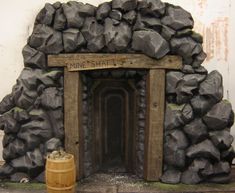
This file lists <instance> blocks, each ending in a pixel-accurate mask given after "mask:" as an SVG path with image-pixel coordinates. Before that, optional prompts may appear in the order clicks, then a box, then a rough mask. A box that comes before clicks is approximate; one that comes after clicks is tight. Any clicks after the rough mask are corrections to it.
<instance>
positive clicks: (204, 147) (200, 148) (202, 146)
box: [186, 139, 220, 161]
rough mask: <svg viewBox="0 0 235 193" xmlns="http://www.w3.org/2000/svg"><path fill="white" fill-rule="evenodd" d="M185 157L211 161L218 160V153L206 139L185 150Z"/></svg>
mask: <svg viewBox="0 0 235 193" xmlns="http://www.w3.org/2000/svg"><path fill="white" fill-rule="evenodd" d="M186 155H187V157H188V158H199V157H200V158H209V159H212V160H216V161H219V160H220V152H219V151H218V149H217V148H216V147H215V146H214V144H213V143H212V142H211V141H210V140H209V139H206V140H204V141H202V142H200V143H198V144H195V145H192V146H190V147H189V148H188V149H187V150H186Z"/></svg>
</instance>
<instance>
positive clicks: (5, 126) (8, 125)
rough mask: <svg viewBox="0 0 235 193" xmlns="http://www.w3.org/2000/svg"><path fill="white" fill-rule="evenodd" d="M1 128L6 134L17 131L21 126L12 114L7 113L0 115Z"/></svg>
mask: <svg viewBox="0 0 235 193" xmlns="http://www.w3.org/2000/svg"><path fill="white" fill-rule="evenodd" d="M0 129H2V130H4V133H6V134H9V133H17V132H18V131H19V129H20V126H19V124H18V123H17V121H16V120H15V119H14V118H13V116H12V114H10V113H7V114H4V115H3V116H1V117H0Z"/></svg>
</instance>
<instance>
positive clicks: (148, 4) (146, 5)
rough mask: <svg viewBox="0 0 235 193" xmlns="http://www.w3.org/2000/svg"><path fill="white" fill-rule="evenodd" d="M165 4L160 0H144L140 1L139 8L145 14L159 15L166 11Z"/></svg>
mask: <svg viewBox="0 0 235 193" xmlns="http://www.w3.org/2000/svg"><path fill="white" fill-rule="evenodd" d="M165 8H166V6H165V4H164V3H163V2H162V1H160V0H142V1H139V2H138V10H139V11H140V12H141V14H143V15H153V16H155V17H159V16H161V15H163V14H164V13H165Z"/></svg>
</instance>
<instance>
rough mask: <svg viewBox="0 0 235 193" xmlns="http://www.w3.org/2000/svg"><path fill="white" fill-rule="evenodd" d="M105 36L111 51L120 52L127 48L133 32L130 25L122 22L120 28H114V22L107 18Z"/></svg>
mask: <svg viewBox="0 0 235 193" xmlns="http://www.w3.org/2000/svg"><path fill="white" fill-rule="evenodd" d="M104 36H105V43H106V45H107V47H108V49H109V51H111V52H118V51H122V50H124V49H126V48H127V46H128V44H129V42H130V40H131V36H132V31H131V28H130V26H129V25H128V24H126V23H124V22H121V23H120V24H119V25H118V26H114V24H113V21H112V20H111V19H109V18H107V19H105V31H104Z"/></svg>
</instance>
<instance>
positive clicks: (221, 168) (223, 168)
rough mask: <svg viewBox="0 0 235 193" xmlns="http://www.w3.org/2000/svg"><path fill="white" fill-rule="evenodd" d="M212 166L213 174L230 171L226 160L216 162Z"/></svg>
mask: <svg viewBox="0 0 235 193" xmlns="http://www.w3.org/2000/svg"><path fill="white" fill-rule="evenodd" d="M213 168H214V175H223V174H229V173H230V172H231V167H230V164H229V163H228V162H219V163H216V164H215V165H214V166H213Z"/></svg>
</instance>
